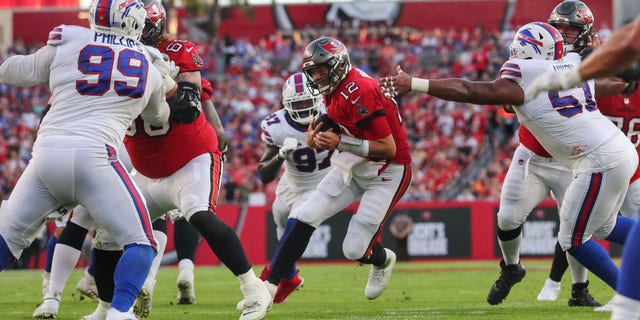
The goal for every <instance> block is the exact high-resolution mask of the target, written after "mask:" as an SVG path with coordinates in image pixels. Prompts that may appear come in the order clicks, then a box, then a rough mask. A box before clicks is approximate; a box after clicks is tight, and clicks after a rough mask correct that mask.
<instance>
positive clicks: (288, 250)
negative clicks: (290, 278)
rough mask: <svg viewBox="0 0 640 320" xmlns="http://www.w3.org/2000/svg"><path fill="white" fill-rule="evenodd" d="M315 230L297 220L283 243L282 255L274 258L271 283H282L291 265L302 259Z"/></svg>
mask: <svg viewBox="0 0 640 320" xmlns="http://www.w3.org/2000/svg"><path fill="white" fill-rule="evenodd" d="M315 230H316V228H314V227H312V226H310V225H308V224H306V223H304V222H301V221H299V220H296V223H295V225H294V226H293V227H292V228H291V231H289V234H288V235H287V236H286V237H284V238H285V240H284V242H283V243H282V248H280V254H278V255H277V256H275V257H274V261H273V263H272V265H273V267H272V268H271V273H270V274H269V278H267V280H268V281H269V282H271V283H272V284H275V285H278V283H280V280H281V279H283V278H284V275H286V274H287V273H288V272H289V271H290V270H291V265H293V264H294V263H295V262H296V261H298V259H300V257H302V254H303V253H304V250H305V249H306V248H307V245H308V244H309V240H310V239H311V235H312V234H313V231H315Z"/></svg>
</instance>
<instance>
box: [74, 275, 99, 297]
mask: <svg viewBox="0 0 640 320" xmlns="http://www.w3.org/2000/svg"><path fill="white" fill-rule="evenodd" d="M76 290H78V292H80V297H81V298H82V297H88V298H89V299H91V300H93V301H98V287H96V279H95V278H93V276H92V275H91V274H90V273H89V272H87V270H85V271H84V275H83V276H82V278H80V281H78V284H76Z"/></svg>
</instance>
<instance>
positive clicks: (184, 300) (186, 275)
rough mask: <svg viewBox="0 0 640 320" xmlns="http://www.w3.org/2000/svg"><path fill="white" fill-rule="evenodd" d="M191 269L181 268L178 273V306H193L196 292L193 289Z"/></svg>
mask: <svg viewBox="0 0 640 320" xmlns="http://www.w3.org/2000/svg"><path fill="white" fill-rule="evenodd" d="M193 278H194V275H193V269H190V268H181V269H180V272H179V273H178V280H177V284H178V297H177V299H178V304H195V303H196V292H195V288H194V279H193Z"/></svg>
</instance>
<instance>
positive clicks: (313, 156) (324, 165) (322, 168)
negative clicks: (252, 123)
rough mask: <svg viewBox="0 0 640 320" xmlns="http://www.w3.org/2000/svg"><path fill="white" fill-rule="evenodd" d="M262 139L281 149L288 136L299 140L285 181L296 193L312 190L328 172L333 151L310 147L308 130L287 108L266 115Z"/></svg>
mask: <svg viewBox="0 0 640 320" xmlns="http://www.w3.org/2000/svg"><path fill="white" fill-rule="evenodd" d="M260 126H261V127H262V141H264V142H265V143H266V144H268V145H273V146H276V147H278V148H280V147H282V143H283V141H284V139H285V138H288V137H291V138H296V140H298V147H297V148H296V150H294V151H293V152H291V153H290V154H289V156H288V157H287V159H286V161H285V176H286V178H285V177H282V178H281V179H286V182H287V184H288V186H289V188H291V189H292V190H295V191H297V192H301V191H306V190H313V189H315V188H316V186H317V185H318V183H319V182H320V180H322V178H324V176H325V175H326V174H327V172H329V170H328V169H329V168H330V167H331V156H332V155H333V150H331V151H328V150H324V149H311V148H309V147H308V146H307V143H306V139H307V131H306V128H305V127H302V126H301V125H299V124H297V123H296V122H294V121H293V120H291V118H290V117H289V116H288V115H287V113H286V111H285V110H284V109H281V110H278V111H276V112H274V113H272V114H270V115H269V116H267V117H266V118H265V119H264V120H262V123H261V124H260Z"/></svg>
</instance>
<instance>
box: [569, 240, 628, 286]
mask: <svg viewBox="0 0 640 320" xmlns="http://www.w3.org/2000/svg"><path fill="white" fill-rule="evenodd" d="M569 253H570V254H571V255H572V256H573V257H574V258H576V260H578V261H580V263H582V265H583V266H585V267H587V269H589V271H591V272H592V273H593V274H595V275H596V276H598V278H600V279H602V281H604V282H606V283H607V284H608V285H609V286H610V287H611V288H613V289H614V290H615V289H616V282H617V280H618V273H619V272H618V267H617V266H616V265H615V264H614V263H613V261H612V260H611V257H609V253H608V252H607V251H606V250H605V249H604V248H603V247H602V246H601V245H600V244H598V243H597V242H596V241H595V240H593V239H589V240H587V241H586V242H585V243H583V244H581V245H580V246H578V247H576V248H571V249H570V250H569ZM625 259H626V258H625ZM623 260H624V259H623Z"/></svg>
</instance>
